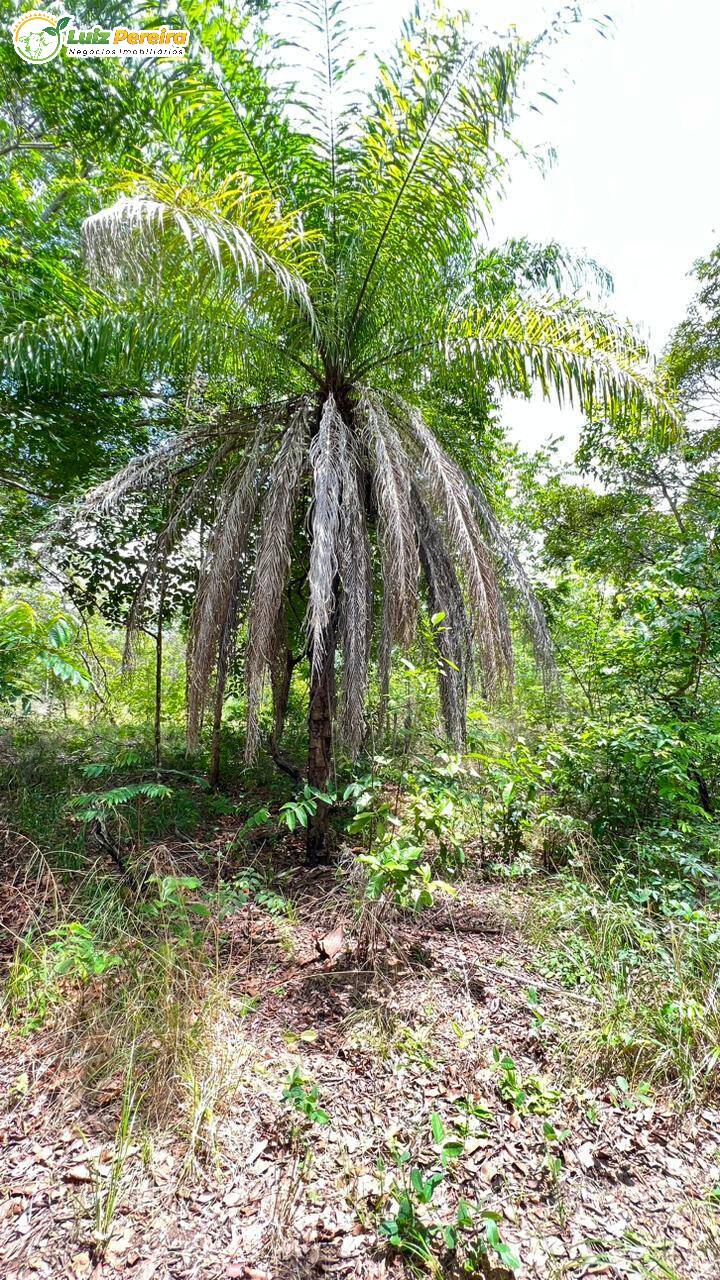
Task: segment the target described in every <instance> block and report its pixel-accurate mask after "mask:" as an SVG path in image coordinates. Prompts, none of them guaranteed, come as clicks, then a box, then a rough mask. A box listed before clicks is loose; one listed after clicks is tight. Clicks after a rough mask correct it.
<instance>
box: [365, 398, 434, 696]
mask: <svg viewBox="0 0 720 1280" xmlns="http://www.w3.org/2000/svg"><path fill="white" fill-rule="evenodd" d="M358 417H359V421H360V425H361V429H362V432H363V435H364V437H365V439H366V441H367V449H368V453H369V455H370V458H371V461H372V475H373V493H374V496H375V502H376V504H377V510H378V540H379V543H380V555H381V560H382V572H383V577H384V579H385V581H386V582H387V583H391V584H392V589H391V590H390V591H385V592H384V595H383V614H382V629H381V634H380V646H379V654H380V685H381V691H383V692H384V691H385V690H386V687H387V681H388V677H389V670H390V654H391V651H392V647H393V645H394V644H402V645H404V646H408V645H410V644H412V641H413V637H414V635H415V623H416V618H417V606H418V595H417V585H418V578H419V575H420V562H419V559H418V549H417V531H416V529H415V521H414V518H413V512H412V502H411V486H410V475H409V471H408V462H409V460H408V457H407V454H406V453H405V451H404V450H403V448H402V445H401V443H400V441H399V438H398V435H397V432H396V430H395V427H394V426H393V424H392V422H391V421H390V418H389V417H388V414H387V411H386V409H385V406H384V404H383V402H382V400H381V399H380V397H379V396H378V395H376V394H375V393H374V392H372V391H369V390H368V389H367V388H365V389H363V392H362V395H361V397H360V401H359V405H358Z"/></svg>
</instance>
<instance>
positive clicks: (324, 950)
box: [317, 924, 345, 960]
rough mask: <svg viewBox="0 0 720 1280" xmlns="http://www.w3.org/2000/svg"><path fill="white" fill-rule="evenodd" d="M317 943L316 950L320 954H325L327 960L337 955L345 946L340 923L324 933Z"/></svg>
mask: <svg viewBox="0 0 720 1280" xmlns="http://www.w3.org/2000/svg"><path fill="white" fill-rule="evenodd" d="M317 945H318V951H320V952H321V954H322V955H324V956H326V957H327V959H328V960H334V959H335V956H337V955H339V954H340V952H341V951H343V950H344V948H345V933H344V930H343V927H342V925H340V924H339V925H338V926H337V928H335V929H331V930H330V932H329V933H326V934H325V936H324V937H322V938H321V939H320V941H319V942H318V944H317Z"/></svg>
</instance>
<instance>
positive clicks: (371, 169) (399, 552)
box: [4, 0, 671, 785]
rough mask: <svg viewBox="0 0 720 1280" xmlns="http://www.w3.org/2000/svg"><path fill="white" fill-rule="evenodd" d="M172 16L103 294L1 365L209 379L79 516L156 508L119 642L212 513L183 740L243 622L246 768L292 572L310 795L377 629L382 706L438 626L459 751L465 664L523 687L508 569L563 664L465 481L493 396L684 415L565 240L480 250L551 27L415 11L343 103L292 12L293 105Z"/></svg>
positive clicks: (303, 11)
mask: <svg viewBox="0 0 720 1280" xmlns="http://www.w3.org/2000/svg"><path fill="white" fill-rule="evenodd" d="M285 8H287V6H285ZM183 16H184V20H185V21H186V23H187V25H188V26H189V27H190V28H191V30H194V31H198V30H200V31H202V46H201V47H198V48H196V49H195V51H194V55H193V56H192V57H191V58H189V59H188V61H187V65H185V66H183V67H181V68H180V69H176V68H173V69H172V72H171V73H169V74H168V75H166V78H165V80H164V81H163V90H164V92H163V100H162V104H161V106H160V108H159V113H158V127H157V131H156V137H154V138H153V139H152V142H151V144H150V145H149V146H148V147H147V149H146V152H147V163H146V168H145V170H144V172H143V173H142V175H139V176H137V177H136V178H134V179H133V180H132V185H131V186H128V188H127V190H126V193H125V194H123V195H122V197H121V198H120V199H119V200H118V201H116V203H114V204H112V205H111V206H110V207H109V208H106V209H105V210H103V211H102V212H100V213H98V214H96V215H94V216H93V217H91V218H90V219H89V220H88V221H87V223H86V224H85V240H86V248H87V255H88V260H89V264H90V268H91V271H92V272H93V273H94V275H95V283H94V285H93V286H90V285H88V286H87V287H84V288H83V289H81V290H80V291H79V296H78V297H77V298H76V299H75V300H74V303H73V306H72V308H71V309H68V307H67V305H66V306H65V307H64V308H59V309H58V314H56V315H55V316H54V317H53V324H52V327H51V328H50V327H48V326H47V325H45V326H43V324H42V323H41V322H37V321H33V322H32V323H28V324H26V325H25V326H21V328H20V329H19V330H18V331H17V332H15V333H14V334H12V335H10V336H9V337H7V338H6V339H5V342H4V356H5V369H6V371H7V372H8V373H9V376H10V377H13V378H15V379H16V380H20V381H22V380H23V379H26V380H28V381H29V380H31V378H32V379H35V380H38V379H42V380H44V381H45V383H46V384H51V385H52V384H53V383H54V384H57V385H62V384H64V383H66V382H67V380H68V379H69V378H70V377H72V376H80V377H84V376H90V375H97V374H98V373H101V374H102V377H103V379H104V381H105V383H106V384H107V385H108V386H109V387H111V388H112V386H113V385H117V384H118V383H120V382H121V383H123V384H127V383H128V382H130V384H131V385H149V382H150V381H151V380H152V379H159V378H163V379H169V380H170V381H171V383H172V384H173V385H175V386H176V387H186V388H190V391H191V392H193V391H194V392H195V393H197V389H198V387H199V386H201V385H202V383H203V380H205V381H207V379H214V380H215V381H216V383H217V384H218V385H222V386H223V387H225V388H227V395H226V404H225V405H224V407H223V409H222V411H219V410H218V411H215V412H214V413H207V414H206V415H205V416H204V417H203V418H202V419H201V420H198V416H197V414H195V415H194V417H193V421H192V424H191V425H186V427H185V428H184V429H182V430H180V431H179V432H178V433H176V434H175V435H173V436H172V437H168V438H166V439H163V440H162V441H161V443H160V445H159V447H158V448H157V449H156V450H155V451H154V452H152V453H150V454H148V455H146V456H145V457H143V458H140V459H137V460H136V461H135V462H133V463H132V464H131V465H130V466H129V467H128V468H127V469H126V470H125V471H124V472H123V473H121V474H120V475H119V476H116V477H115V478H114V479H113V480H112V481H110V482H108V483H107V484H105V485H103V486H101V488H100V489H98V490H96V491H95V492H94V494H92V495H91V496H90V499H89V502H90V505H91V506H92V505H95V506H99V507H101V508H105V509H106V508H108V507H110V506H111V505H113V504H117V503H118V502H120V501H121V500H122V499H123V498H124V497H125V496H127V495H129V494H130V493H136V492H139V491H142V490H150V491H158V490H162V491H163V492H164V493H165V494H166V495H168V497H167V508H166V509H167V517H166V521H165V524H164V526H163V528H162V529H161V531H160V533H159V535H158V537H157V539H156V542H155V545H154V547H153V549H152V551H151V553H150V555H149V560H148V563H147V565H146V567H145V570H144V573H143V577H142V581H141V584H140V588H139V591H138V593H137V596H136V599H135V603H134V606H133V609H132V616H131V629H132V626H133V625H135V624H137V623H138V622H139V620H140V619H141V618H142V614H143V607H144V603H145V601H146V599H147V595H148V591H149V590H151V589H153V584H154V582H155V580H156V579H157V578H158V577H159V575H161V573H162V571H163V567H164V566H165V565H166V564H167V560H168V557H169V556H171V555H172V554H173V553H174V552H175V551H176V549H177V548H178V546H179V545H180V544H181V543H182V541H183V539H184V538H186V536H187V535H188V534H189V533H190V532H191V531H192V530H194V529H195V528H196V526H197V521H198V518H199V517H200V515H202V516H203V517H204V518H206V519H207V518H208V515H209V514H210V517H211V521H212V527H213V532H212V538H211V546H210V548H209V554H208V555H207V556H206V557H205V559H204V563H203V567H202V569H201V573H200V579H199V584H198V589H197V595H196V599H195V603H194V607H193V611H192V618H191V626H190V639H189V647H188V665H189V684H188V688H189V732H190V738H191V740H192V739H194V738H197V734H198V730H199V727H200V725H201V721H202V716H203V712H204V707H205V702H206V699H207V696H208V690H209V688H210V686H211V684H212V680H213V675H214V674H215V675H216V677H217V679H216V688H217V689H218V691H219V695H218V696H219V700H220V702H221V699H222V690H223V687H224V682H225V676H226V673H227V669H228V663H229V659H230V655H231V653H232V651H233V648H234V644H235V637H236V633H237V629H238V626H239V623H240V620H241V619H242V618H243V617H244V612H245V602H247V603H248V610H247V648H246V658H245V662H246V688H247V699H248V734H247V743H248V754H249V756H250V757H252V755H253V754H254V752H255V750H256V749H257V745H258V732H259V730H258V724H259V721H258V709H259V704H260V699H261V694H262V689H263V684H264V681H265V679H266V676H267V674H268V673H269V675H270V680H271V684H272V688H273V692H274V694H275V703H276V712H277V722H278V727H279V725H280V723H281V721H282V716H283V710H284V705H285V701H286V699H287V682H288V674H289V670H290V669H291V668H290V667H289V665H288V663H287V661H286V655H287V641H286V634H287V604H288V598H289V590H288V584H289V579H290V575H291V561H292V560H293V558H299V559H300V561H301V564H302V566H303V573H302V575H301V577H302V582H303V590H304V604H305V608H306V616H305V627H306V635H307V653H308V655H309V659H310V666H311V692H310V758H309V769H308V774H309V778H310V780H311V781H312V782H314V783H315V784H316V785H322V784H323V783H324V782H325V779H326V778H327V775H328V771H329V768H330V749H331V746H330V734H331V730H330V723H331V718H332V716H333V715H334V712H335V692H334V687H335V670H336V665H337V664H336V651H337V650H338V648H339V650H340V653H341V658H342V662H341V675H342V694H341V698H340V699H339V707H338V714H339V720H340V723H341V725H342V729H343V736H344V740H345V743H346V745H347V747H348V749H349V750H350V751H351V752H354V751H355V750H356V749H357V748H358V746H359V745H360V743H361V741H362V737H363V726H364V708H365V700H366V687H367V679H368V669H369V663H370V658H371V651H372V647H373V643H374V639H373V636H374V626H373V620H374V615H375V613H376V612H377V613H378V615H379V627H378V633H379V638H378V642H377V654H378V662H379V673H380V684H381V688H384V687H385V686H386V683H387V677H388V670H389V662H390V655H391V652H392V650H393V647H394V646H395V645H397V644H400V645H408V644H409V643H410V642H411V641H412V638H413V632H414V627H415V620H416V614H417V611H418V602H419V599H420V598H421V595H422V594H423V593H424V596H425V598H426V599H427V601H428V603H429V605H430V607H431V609H432V611H433V612H435V611H437V612H440V613H442V614H444V615H445V618H444V625H443V627H442V628H441V629H440V631H439V645H440V650H441V655H442V663H441V676H440V684H441V701H442V707H443V713H444V717H445V721H446V726H447V730H448V733H449V734H450V735H451V737H452V738H453V739H455V740H456V741H457V742H460V741H461V740H462V737H463V730H464V716H465V701H466V695H467V689H468V681H469V680H470V679H471V677H472V675H473V670H475V671H477V672H479V675H480V679H481V681H482V685H483V687H484V689H485V690H486V691H487V692H488V693H491V692H492V691H493V690H494V689H496V688H497V687H498V685H499V683H500V682H501V681H502V680H503V679H504V678H505V677H507V675H508V674H509V673H510V671H511V668H512V649H511V643H510V635H509V627H508V620H507V612H506V608H505V606H504V603H503V598H502V595H501V592H500V588H499V585H498V577H497V572H496V571H497V568H498V566H499V565H500V566H504V568H505V570H506V577H507V578H509V580H510V581H511V583H512V585H513V586H514V588H515V591H516V593H519V595H520V596H521V598H522V600H523V602H524V605H525V612H526V616H527V619H528V621H529V624H530V631H531V634H532V638H533V641H534V643H535V647H536V651H537V653H538V655H539V656H540V658H541V661H543V662H545V663H546V664H548V663H550V661H551V659H550V651H549V644H548V640H547V634H546V629H545V623H544V620H543V616H542V611H541V610H540V608H539V606H538V605H537V603H536V601H535V600H534V597H533V596H532V593H531V591H530V590H529V587H528V585H527V582H526V580H525V577H524V575H523V572H522V569H521V567H520V564H519V562H518V560H517V558H516V557H515V555H514V554H513V551H512V548H511V547H510V545H509V543H508V541H507V538H506V537H505V536H504V534H503V531H502V530H501V528H500V526H499V524H498V522H497V520H496V518H495V516H494V514H493V511H492V509H491V508H490V506H489V504H488V502H487V500H486V498H485V496H484V494H483V492H482V489H481V487H480V486H479V485H478V483H477V481H478V477H477V475H472V474H471V472H472V468H471V467H467V466H466V467H465V468H464V469H463V467H461V465H460V463H459V461H458V460H457V459H458V458H462V457H463V456H464V455H463V450H464V454H465V456H466V455H467V448H466V445H467V440H468V439H469V438H471V427H472V423H473V421H474V418H475V417H476V412H475V407H476V405H477V404H478V402H480V403H483V402H485V401H486V400H487V397H488V395H489V394H491V391H490V389H494V390H495V391H510V392H514V393H519V394H528V393H529V391H530V389H531V387H532V386H533V384H538V385H539V386H540V387H541V388H542V390H543V391H544V392H545V394H555V395H557V396H558V397H559V398H560V399H561V400H563V399H571V400H574V401H575V402H576V403H578V404H579V405H580V406H581V407H582V408H583V409H584V410H585V411H587V412H596V411H603V412H607V413H619V412H621V413H622V414H623V415H624V416H625V417H626V419H628V420H629V421H631V422H634V423H637V422H639V421H640V419H641V417H642V416H644V415H647V416H649V417H650V418H652V419H653V420H654V421H655V423H656V424H660V425H661V426H662V424H663V423H666V422H667V421H668V420H669V419H670V417H671V413H670V411H669V410H668V409H667V408H666V406H665V405H664V403H663V400H662V397H661V396H660V394H659V393H658V391H657V389H656V387H655V384H654V382H653V379H652V376H651V371H650V370H649V369H648V367H647V362H646V352H645V351H644V349H643V347H642V345H641V344H640V343H639V341H638V340H637V339H636V338H635V337H634V336H633V335H632V333H631V332H629V331H628V330H627V329H625V328H623V327H622V326H620V325H618V324H617V323H616V322H614V321H612V320H611V319H609V318H608V317H607V316H606V315H605V314H603V313H601V312H599V311H594V310H592V309H590V308H589V307H586V306H584V305H582V303H580V302H579V301H578V300H577V297H576V296H571V297H570V298H568V297H566V296H564V295H563V292H562V288H563V286H564V285H566V284H567V282H568V281H570V282H571V283H573V284H574V283H576V282H575V281H573V270H574V267H573V263H572V262H571V261H570V260H569V259H568V258H567V257H566V256H565V255H563V254H562V253H560V251H559V250H558V249H557V248H556V247H555V246H549V247H546V248H545V249H537V248H533V247H531V246H528V245H526V244H524V243H521V244H515V245H513V246H510V247H509V248H508V249H506V250H505V251H504V252H499V253H489V252H488V251H487V249H483V248H482V241H483V238H484V237H483V234H482V232H483V226H484V222H483V219H484V216H485V215H486V214H487V213H488V211H489V210H490V209H491V207H492V202H493V200H494V198H495V196H496V194H497V192H498V189H499V183H500V181H501V177H502V173H503V170H504V168H505V164H506V158H507V155H508V154H509V152H510V140H511V139H510V126H511V123H512V119H513V111H514V104H515V102H516V98H517V95H518V91H519V87H520V85H521V82H522V81H524V80H525V79H527V73H528V70H529V69H530V68H531V66H532V64H533V63H535V62H537V61H538V60H539V59H540V58H541V56H542V50H543V48H544V45H545V43H546V42H547V40H549V39H552V38H553V36H554V35H555V34H556V32H555V30H554V29H551V30H550V31H549V32H546V33H544V35H543V36H542V37H540V38H539V39H538V40H535V41H530V42H528V41H524V40H522V39H520V38H519V37H518V36H516V35H512V36H509V37H508V38H507V39H505V40H502V41H498V42H495V43H492V42H490V43H478V42H477V41H476V40H475V38H474V37H473V36H472V35H471V34H470V32H469V29H468V26H467V24H466V23H465V22H464V21H463V20H462V19H461V18H454V19H451V18H449V17H447V16H446V15H445V14H444V13H443V12H442V11H440V10H434V11H431V12H430V13H429V14H428V15H426V16H423V14H422V13H421V12H420V11H419V10H418V11H416V12H415V13H414V14H413V16H412V17H411V18H410V20H409V21H408V23H407V24H406V26H405V28H404V31H403V34H402V38H401V39H400V41H399V42H398V45H397V48H396V51H395V53H394V55H393V56H392V57H391V58H390V59H389V60H388V61H386V62H383V63H382V64H380V65H379V66H378V68H377V76H376V79H375V83H374V85H373V86H372V88H371V89H370V90H369V91H368V92H366V93H365V94H362V95H358V93H357V83H358V76H357V73H356V71H355V70H354V69H353V66H352V62H351V61H350V59H348V58H347V57H346V56H345V50H346V40H347V31H346V27H345V18H344V13H343V10H342V7H341V5H340V3H338V0H335V2H333V3H326V2H325V0H306V2H305V3H303V4H302V5H300V6H298V8H297V11H296V14H295V18H294V20H293V27H294V30H295V31H296V32H297V33H301V32H302V33H303V34H302V37H301V42H302V53H301V54H298V61H299V64H300V72H299V79H300V83H299V84H298V85H293V86H290V87H287V86H285V85H284V84H283V81H282V77H281V76H280V75H279V73H278V69H277V67H273V65H272V59H271V58H270V57H269V55H268V54H267V53H263V52H262V45H258V44H257V43H256V42H255V41H254V40H253V38H252V36H253V31H254V22H253V21H252V20H246V21H245V27H244V29H243V31H242V32H239V28H238V24H237V22H230V21H228V20H226V19H225V18H224V17H220V16H218V12H217V10H216V9H215V8H213V9H210V8H209V7H208V6H207V4H206V3H204V2H203V0H193V2H192V3H190V4H189V5H186V6H185V10H184V14H183ZM306 37H307V38H306ZM269 47H271V46H269ZM286 61H287V59H286ZM101 279H102V280H103V283H102V284H101V283H98V281H99V280H101ZM571 293H572V294H573V295H574V290H571ZM29 351H31V355H32V361H30V359H29V355H28V352H29ZM30 364H31V365H32V374H31V373H30ZM251 562H254V571H250V570H251V568H252V565H251ZM381 581H384V583H385V589H384V592H381V593H380V595H381V603H380V604H379V607H378V609H377V610H376V609H375V608H374V604H373V589H374V587H375V586H376V584H377V583H378V582H381Z"/></svg>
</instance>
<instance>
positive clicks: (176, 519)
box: [123, 440, 233, 669]
mask: <svg viewBox="0 0 720 1280" xmlns="http://www.w3.org/2000/svg"><path fill="white" fill-rule="evenodd" d="M232 448H233V442H232V441H231V440H226V441H225V443H224V444H223V445H222V446H221V447H220V448H219V449H217V450H216V451H215V453H214V454H213V455H212V457H211V458H210V461H209V462H208V463H207V465H206V466H205V468H204V470H203V471H202V472H201V473H200V475H199V476H197V477H196V478H195V479H194V481H193V482H192V484H191V485H190V487H189V489H187V490H186V492H185V493H184V494H183V496H182V498H181V499H180V501H179V502H178V503H177V504H176V505H175V507H174V509H173V511H172V515H171V516H170V519H169V520H168V521H167V524H165V525H164V527H163V528H162V529H161V530H160V532H159V534H158V535H157V537H156V539H155V543H154V545H153V548H152V551H151V552H150V555H149V556H148V562H147V564H146V566H145V569H144V571H143V575H142V577H141V579H140V582H139V583H138V587H137V590H136V592H135V594H134V596H133V600H132V604H131V606H130V613H129V614H128V618H127V621H126V624H125V652H124V655H123V667H124V668H125V669H127V668H128V667H129V666H130V665H131V661H132V649H133V642H134V639H135V636H136V635H137V632H138V630H139V627H140V625H141V621H142V616H143V610H144V608H145V602H146V600H147V593H148V591H149V589H150V587H151V586H152V584H153V583H154V582H155V581H156V580H157V578H158V575H159V574H160V573H161V572H162V570H163V568H164V566H165V565H166V564H167V561H168V557H169V556H170V555H172V553H173V551H174V550H175V548H176V546H177V544H178V543H179V541H180V539H181V538H182V536H183V532H184V526H185V525H186V523H187V521H188V520H191V519H192V518H193V517H194V516H195V515H196V513H197V511H198V509H199V508H200V507H201V506H202V505H203V503H204V502H205V500H206V498H207V495H208V490H209V488H210V484H211V482H212V481H213V479H214V478H215V475H216V473H217V470H218V468H219V467H220V466H222V464H223V462H225V461H226V460H227V458H228V456H229V454H230V453H231V451H232Z"/></svg>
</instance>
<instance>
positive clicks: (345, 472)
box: [339, 423, 372, 755]
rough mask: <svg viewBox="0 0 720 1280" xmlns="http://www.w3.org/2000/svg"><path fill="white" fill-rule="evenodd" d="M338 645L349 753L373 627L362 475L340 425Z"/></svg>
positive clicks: (361, 720) (355, 740)
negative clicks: (340, 485)
mask: <svg viewBox="0 0 720 1280" xmlns="http://www.w3.org/2000/svg"><path fill="white" fill-rule="evenodd" d="M341 437H342V444H341V450H340V456H341V466H342V502H341V507H340V554H339V572H340V588H341V595H340V647H341V650H342V657H343V674H342V703H341V725H342V732H343V738H344V741H345V746H346V748H347V750H348V751H349V753H350V755H355V754H356V752H357V751H358V749H359V747H360V745H361V743H362V740H363V736H364V730H365V696H366V690H367V677H368V664H369V661H370V636H371V631H372V559H371V550H370V537H369V533H368V526H367V515H366V496H365V475H364V471H363V465H362V462H361V460H360V457H359V454H360V444H359V441H358V440H357V439H356V438H355V437H354V436H353V435H351V433H350V431H349V430H348V428H347V426H346V425H345V423H342V424H341Z"/></svg>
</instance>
